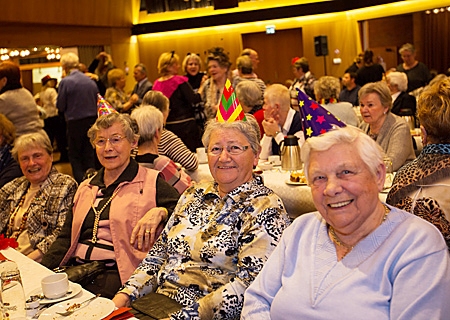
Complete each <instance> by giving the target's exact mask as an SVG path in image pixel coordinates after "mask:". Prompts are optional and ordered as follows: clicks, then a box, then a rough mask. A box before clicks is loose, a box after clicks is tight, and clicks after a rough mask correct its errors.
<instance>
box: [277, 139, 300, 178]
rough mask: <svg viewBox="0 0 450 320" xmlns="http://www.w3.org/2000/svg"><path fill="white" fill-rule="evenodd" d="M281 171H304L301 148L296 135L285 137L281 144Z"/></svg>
mask: <svg viewBox="0 0 450 320" xmlns="http://www.w3.org/2000/svg"><path fill="white" fill-rule="evenodd" d="M281 169H282V170H285V171H295V170H301V169H302V160H301V157H300V146H299V145H298V138H297V137H296V136H294V135H290V136H287V137H285V138H284V140H283V141H282V142H281Z"/></svg>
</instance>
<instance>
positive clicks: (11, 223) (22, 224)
mask: <svg viewBox="0 0 450 320" xmlns="http://www.w3.org/2000/svg"><path fill="white" fill-rule="evenodd" d="M26 195H27V192H25V193H24V194H23V195H22V197H21V198H20V201H19V203H18V204H17V206H16V208H15V209H14V212H13V213H12V215H11V217H10V218H9V224H8V230H7V232H6V237H8V238H10V237H12V235H13V230H14V220H15V219H16V215H17V213H18V212H19V210H20V208H22V206H23V203H24V201H25V197H26ZM27 218H28V210H27V212H25V213H24V214H23V216H22V221H21V222H20V227H19V230H18V231H17V232H16V235H15V236H14V237H13V238H15V239H16V240H17V238H18V237H19V235H20V234H21V233H22V231H23V230H24V229H25V223H26V222H27Z"/></svg>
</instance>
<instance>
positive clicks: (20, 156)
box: [0, 133, 77, 262]
mask: <svg viewBox="0 0 450 320" xmlns="http://www.w3.org/2000/svg"><path fill="white" fill-rule="evenodd" d="M12 154H13V156H14V158H15V159H16V161H17V162H18V163H19V165H20V168H21V170H22V173H23V175H24V176H23V177H20V178H16V179H14V180H12V181H11V182H9V183H7V184H5V185H4V186H3V187H2V188H1V189H0V230H1V233H2V234H4V235H5V236H6V237H12V238H14V239H16V240H17V242H18V243H19V247H18V248H17V250H18V251H20V252H21V253H23V254H24V255H26V256H28V257H29V258H31V259H33V260H36V261H39V262H40V261H41V259H42V256H43V255H44V254H45V253H46V252H47V251H48V249H49V248H50V246H51V245H52V243H53V242H54V241H55V240H56V238H57V236H58V235H59V233H60V232H61V229H62V226H63V224H64V221H65V220H66V214H67V212H68V211H69V208H70V207H71V205H72V200H73V197H74V195H75V192H76V190H77V183H76V182H75V180H74V179H73V178H72V177H70V176H69V175H66V174H62V173H59V172H58V171H57V170H56V168H54V167H53V166H52V160H53V156H52V154H53V148H52V146H51V144H50V140H49V139H48V137H47V135H46V134H45V133H44V134H41V133H30V134H25V135H22V136H20V137H19V138H17V140H16V142H15V145H14V148H13V150H12Z"/></svg>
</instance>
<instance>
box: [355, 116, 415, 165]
mask: <svg viewBox="0 0 450 320" xmlns="http://www.w3.org/2000/svg"><path fill="white" fill-rule="evenodd" d="M360 128H361V129H362V130H364V132H365V133H369V124H367V123H365V122H363V123H362V124H361V125H360ZM412 139H413V138H412V136H411V132H410V131H409V126H408V124H407V123H406V122H405V120H403V119H402V118H401V117H398V116H396V115H394V114H392V113H391V112H389V113H388V114H387V116H386V120H384V123H383V125H382V126H381V129H380V132H379V133H378V137H377V138H376V140H375V141H376V142H377V143H378V144H379V145H380V146H381V148H382V149H383V151H384V153H386V155H387V156H388V157H389V158H391V160H392V168H393V170H394V171H397V170H398V169H399V168H400V167H401V166H402V165H404V164H405V163H407V162H409V161H411V160H414V159H415V158H416V155H415V153H414V148H413V144H412Z"/></svg>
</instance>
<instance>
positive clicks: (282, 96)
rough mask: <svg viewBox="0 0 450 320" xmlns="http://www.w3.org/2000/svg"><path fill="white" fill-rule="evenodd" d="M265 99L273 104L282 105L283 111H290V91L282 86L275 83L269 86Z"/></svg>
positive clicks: (265, 92)
mask: <svg viewBox="0 0 450 320" xmlns="http://www.w3.org/2000/svg"><path fill="white" fill-rule="evenodd" d="M264 98H266V99H267V100H268V101H269V102H270V103H271V104H274V103H278V104H280V106H281V109H289V108H290V107H291V95H290V93H289V89H288V88H286V86H283V85H282V84H279V83H275V84H272V85H270V86H268V87H267V89H266V91H264Z"/></svg>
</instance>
